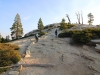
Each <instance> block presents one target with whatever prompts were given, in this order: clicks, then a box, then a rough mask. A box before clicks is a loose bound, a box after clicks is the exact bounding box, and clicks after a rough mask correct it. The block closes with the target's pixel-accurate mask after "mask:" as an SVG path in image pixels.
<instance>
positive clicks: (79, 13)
mask: <svg viewBox="0 0 100 75" xmlns="http://www.w3.org/2000/svg"><path fill="white" fill-rule="evenodd" d="M78 15H79V18H78V21H79V24H81V23H80V13H79V12H78Z"/></svg>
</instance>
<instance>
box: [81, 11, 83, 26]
mask: <svg viewBox="0 0 100 75" xmlns="http://www.w3.org/2000/svg"><path fill="white" fill-rule="evenodd" d="M81 19H82V24H83V13H82V11H81Z"/></svg>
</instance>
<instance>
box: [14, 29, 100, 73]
mask: <svg viewBox="0 0 100 75" xmlns="http://www.w3.org/2000/svg"><path fill="white" fill-rule="evenodd" d="M54 31H55V29H52V31H50V32H49V33H48V34H46V35H45V36H43V37H41V38H40V39H39V42H38V43H34V41H35V40H34V38H33V37H30V38H28V39H23V40H19V41H16V42H13V43H15V44H18V45H19V46H20V52H21V54H24V53H25V50H26V47H28V48H29V49H30V53H31V57H29V58H24V59H23V60H22V61H20V63H22V64H54V65H55V66H54V67H46V68H45V67H34V66H31V67H23V70H22V72H21V73H20V75H100V54H99V53H97V52H96V51H95V49H94V48H92V47H88V46H85V45H84V46H83V47H79V46H78V47H77V46H72V45H70V44H69V42H70V39H69V38H56V37H55V36H54ZM30 39H31V41H30Z"/></svg>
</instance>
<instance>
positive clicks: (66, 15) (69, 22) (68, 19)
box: [66, 14, 71, 24]
mask: <svg viewBox="0 0 100 75" xmlns="http://www.w3.org/2000/svg"><path fill="white" fill-rule="evenodd" d="M66 17H67V18H68V21H69V23H70V24H71V21H70V18H69V15H68V14H66Z"/></svg>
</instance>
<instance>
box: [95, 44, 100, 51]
mask: <svg viewBox="0 0 100 75" xmlns="http://www.w3.org/2000/svg"><path fill="white" fill-rule="evenodd" d="M95 49H97V50H96V51H97V52H100V44H96V47H95Z"/></svg>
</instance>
